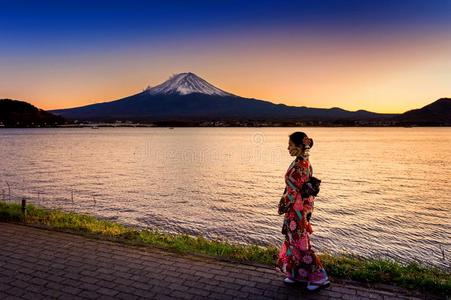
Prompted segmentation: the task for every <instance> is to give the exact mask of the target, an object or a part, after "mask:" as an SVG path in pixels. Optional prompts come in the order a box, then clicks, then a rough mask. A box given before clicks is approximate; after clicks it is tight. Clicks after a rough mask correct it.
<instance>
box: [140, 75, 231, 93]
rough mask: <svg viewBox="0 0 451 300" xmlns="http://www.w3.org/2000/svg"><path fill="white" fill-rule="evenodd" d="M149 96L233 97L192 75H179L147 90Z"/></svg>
mask: <svg viewBox="0 0 451 300" xmlns="http://www.w3.org/2000/svg"><path fill="white" fill-rule="evenodd" d="M147 92H148V93H149V95H174V94H177V95H188V94H193V93H199V94H204V95H217V96H235V95H233V94H230V93H227V92H224V91H223V90H221V89H218V88H217V87H215V86H213V85H211V84H210V83H208V82H207V81H205V80H203V79H202V78H200V77H199V76H197V75H196V74H194V73H191V72H189V73H180V74H176V75H173V76H172V77H171V78H169V80H167V81H165V82H163V83H162V84H160V85H157V86H156V87H153V88H150V87H149V88H147Z"/></svg>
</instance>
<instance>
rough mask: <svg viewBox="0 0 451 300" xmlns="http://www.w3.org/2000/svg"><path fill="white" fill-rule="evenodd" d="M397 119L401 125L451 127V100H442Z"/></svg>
mask: <svg viewBox="0 0 451 300" xmlns="http://www.w3.org/2000/svg"><path fill="white" fill-rule="evenodd" d="M396 119H397V120H398V121H399V123H401V124H416V125H451V98H440V99H438V100H437V101H435V102H433V103H431V104H428V105H426V106H424V107H422V108H420V109H413V110H409V111H407V112H405V113H403V114H401V115H399V116H397V117H396Z"/></svg>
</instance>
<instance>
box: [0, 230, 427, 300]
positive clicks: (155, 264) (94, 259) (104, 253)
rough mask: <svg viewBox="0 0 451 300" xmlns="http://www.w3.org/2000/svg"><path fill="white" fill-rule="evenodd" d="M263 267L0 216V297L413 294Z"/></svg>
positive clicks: (395, 296) (352, 296)
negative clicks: (295, 279)
mask: <svg viewBox="0 0 451 300" xmlns="http://www.w3.org/2000/svg"><path fill="white" fill-rule="evenodd" d="M282 279H283V277H281V276H280V275H279V274H277V273H276V272H275V270H274V269H272V268H269V267H261V266H252V265H244V264H237V263H229V262H224V261H219V260H216V259H212V258H206V257H198V256H192V255H181V254H176V253H171V252H166V251H162V250H159V249H154V248H151V247H134V246H128V245H123V244H119V243H113V242H108V241H99V240H94V239H89V238H85V237H81V236H77V235H73V234H68V233H62V232H55V231H48V230H44V229H38V228H34V227H30V226H23V225H15V224H10V223H2V222H0V299H33V300H38V299H52V298H60V299H83V298H86V299H113V298H114V299H138V298H152V299H178V298H180V299H204V300H205V299H233V298H240V299H274V298H277V299H418V298H408V297H405V296H402V295H399V294H396V293H395V292H384V291H375V290H370V289H365V288H362V287H355V286H344V285H340V284H336V283H335V284H333V285H332V286H331V287H330V288H328V289H323V290H321V291H319V292H316V293H314V294H312V293H308V292H307V291H304V290H302V289H301V288H299V287H287V286H285V285H284V284H283V283H282Z"/></svg>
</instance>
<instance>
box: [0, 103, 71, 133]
mask: <svg viewBox="0 0 451 300" xmlns="http://www.w3.org/2000/svg"><path fill="white" fill-rule="evenodd" d="M64 121H65V120H64V119H63V118H62V117H59V116H55V115H53V114H51V113H48V112H46V111H44V110H42V109H39V108H37V107H35V106H33V105H31V104H30V103H27V102H24V101H18V100H11V99H0V124H2V125H3V126H5V127H35V126H54V125H57V124H62V123H64Z"/></svg>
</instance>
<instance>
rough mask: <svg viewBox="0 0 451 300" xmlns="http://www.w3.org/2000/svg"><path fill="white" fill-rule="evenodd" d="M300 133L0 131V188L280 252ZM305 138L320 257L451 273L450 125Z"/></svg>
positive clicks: (334, 131)
mask: <svg viewBox="0 0 451 300" xmlns="http://www.w3.org/2000/svg"><path fill="white" fill-rule="evenodd" d="M295 130H296V128H175V129H173V130H170V129H168V128H108V129H104V128H101V129H99V130H92V129H90V128H86V129H1V130H0V153H1V161H0V192H1V193H3V194H4V195H5V197H6V198H8V197H9V189H10V191H11V197H12V198H17V197H21V196H26V197H28V198H29V199H31V201H32V202H35V203H40V204H41V205H45V206H53V207H61V208H64V209H66V210H74V211H79V212H89V213H91V214H95V215H99V216H103V217H106V218H110V219H115V220H118V221H120V222H122V223H125V224H132V225H138V226H143V227H150V228H158V229H162V230H165V231H169V232H183V233H189V234H194V235H203V236H206V237H208V238H215V239H223V240H229V241H233V242H239V243H253V244H259V245H268V244H273V245H279V244H280V243H281V242H282V240H283V236H282V235H281V233H280V228H281V224H282V217H281V216H279V215H277V212H276V211H277V209H276V207H277V204H278V201H279V199H280V196H281V194H282V192H283V189H284V180H283V174H284V172H285V171H286V168H287V167H288V165H289V163H290V162H291V161H292V158H291V157H290V156H289V155H288V151H287V150H286V148H287V143H288V141H287V136H288V134H290V133H291V132H293V131H295ZM304 130H305V131H306V132H307V133H308V134H309V135H310V136H311V137H313V139H314V141H315V146H314V147H313V149H312V150H311V157H310V161H311V162H312V165H313V168H314V174H315V176H317V177H319V178H320V179H321V180H322V190H321V193H320V194H319V196H318V197H317V199H316V202H315V212H314V215H313V220H312V223H313V226H314V227H313V229H314V235H313V237H312V241H313V243H314V244H315V248H316V249H318V250H319V251H328V252H351V253H356V254H360V255H364V256H371V257H373V256H385V257H391V258H395V259H398V260H402V261H411V260H416V261H421V262H425V263H428V264H433V265H437V266H442V267H447V268H449V267H450V257H451V222H450V218H449V217H450V215H451V214H450V212H451V128H305V129H304ZM8 185H9V189H8ZM72 199H73V201H72Z"/></svg>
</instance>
